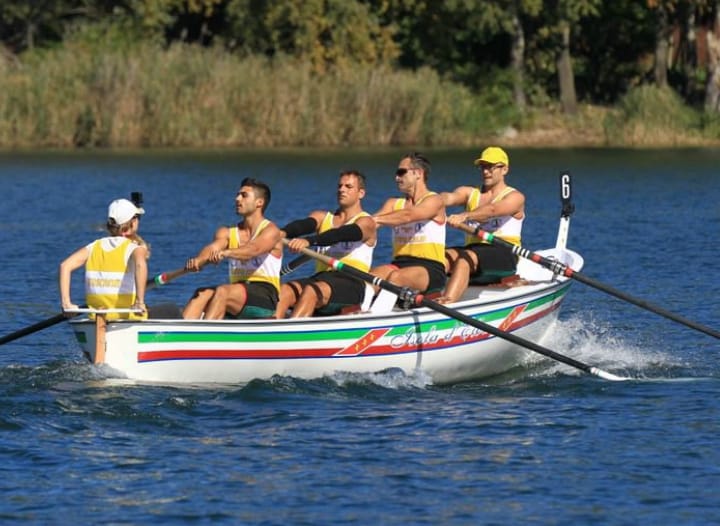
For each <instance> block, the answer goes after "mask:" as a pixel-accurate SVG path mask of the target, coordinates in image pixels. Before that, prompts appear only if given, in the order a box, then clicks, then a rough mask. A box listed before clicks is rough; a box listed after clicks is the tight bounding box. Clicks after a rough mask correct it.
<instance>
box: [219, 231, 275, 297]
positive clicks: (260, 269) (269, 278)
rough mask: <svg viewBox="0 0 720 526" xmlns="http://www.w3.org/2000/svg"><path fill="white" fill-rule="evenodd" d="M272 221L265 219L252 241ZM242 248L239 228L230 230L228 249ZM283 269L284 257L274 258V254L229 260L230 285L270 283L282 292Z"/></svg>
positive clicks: (254, 233)
mask: <svg viewBox="0 0 720 526" xmlns="http://www.w3.org/2000/svg"><path fill="white" fill-rule="evenodd" d="M269 224H270V221H269V220H268V219H264V220H263V221H262V223H260V225H259V226H258V227H257V229H256V230H255V232H253V234H252V237H251V238H250V241H252V240H253V239H255V238H256V237H257V236H258V235H260V232H262V231H263V230H264V229H265V228H266V227H267V226H268V225H269ZM239 246H240V237H239V233H238V227H236V226H235V227H232V228H231V229H230V241H229V243H228V248H238V247H239ZM281 267H282V257H275V256H273V254H272V252H266V253H265V254H260V255H258V256H255V257H254V258H250V259H247V260H244V261H240V260H239V259H232V258H228V270H229V272H230V283H238V282H241V281H251V282H256V283H258V282H262V283H270V284H271V285H272V286H274V287H275V288H276V289H277V290H278V292H280V268H281Z"/></svg>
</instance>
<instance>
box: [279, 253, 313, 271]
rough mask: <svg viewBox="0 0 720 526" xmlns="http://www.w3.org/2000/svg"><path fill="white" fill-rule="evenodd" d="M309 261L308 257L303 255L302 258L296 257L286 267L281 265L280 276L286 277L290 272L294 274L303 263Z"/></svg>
mask: <svg viewBox="0 0 720 526" xmlns="http://www.w3.org/2000/svg"><path fill="white" fill-rule="evenodd" d="M308 261H310V257H309V256H306V255H305V254H303V255H302V256H298V257H296V258H295V259H293V260H292V261H290V263H288V264H287V265H283V267H282V268H281V269H280V275H281V276H286V275H288V274H290V273H291V272H294V271H295V270H296V269H297V268H298V267H299V266H300V265H302V264H303V263H306V262H308Z"/></svg>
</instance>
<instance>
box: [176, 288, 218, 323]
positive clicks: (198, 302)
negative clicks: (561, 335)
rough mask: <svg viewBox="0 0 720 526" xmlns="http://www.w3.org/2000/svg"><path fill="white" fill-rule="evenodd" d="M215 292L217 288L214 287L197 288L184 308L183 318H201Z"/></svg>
mask: <svg viewBox="0 0 720 526" xmlns="http://www.w3.org/2000/svg"><path fill="white" fill-rule="evenodd" d="M214 292H215V289H213V288H205V289H197V290H196V291H195V294H193V297H192V298H190V301H188V302H187V305H185V308H184V309H183V313H182V316H183V318H184V319H186V320H199V319H200V317H201V316H202V313H203V312H204V311H205V307H206V306H207V304H208V302H209V301H210V298H212V296H213V293H214Z"/></svg>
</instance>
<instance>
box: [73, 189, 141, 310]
mask: <svg viewBox="0 0 720 526" xmlns="http://www.w3.org/2000/svg"><path fill="white" fill-rule="evenodd" d="M144 213H145V210H143V209H142V208H140V207H138V206H136V205H135V204H134V203H132V202H131V201H128V200H127V199H116V200H115V201H113V202H112V203H110V206H109V207H108V219H107V225H106V226H107V230H108V233H109V234H110V235H109V236H107V237H103V238H101V239H96V240H95V241H93V242H92V243H90V244H88V245H86V246H84V247H82V248H80V249H78V250H77V251H75V252H74V253H73V254H71V255H70V256H68V257H67V259H65V261H63V262H62V263H61V264H60V273H59V285H60V301H61V303H62V308H63V310H69V309H77V308H78V306H77V305H75V304H74V303H73V302H72V301H71V299H70V276H71V274H72V272H73V271H74V270H76V269H78V268H79V267H81V266H82V265H85V301H86V303H87V305H88V307H90V308H93V309H123V308H128V309H130V308H131V309H136V310H139V311H141V312H142V314H133V313H128V314H125V313H109V314H108V315H107V319H120V318H132V319H138V318H140V319H143V318H147V308H146V307H145V286H146V282H147V275H148V268H147V258H148V257H149V251H148V247H147V245H146V243H145V242H144V241H143V239H142V238H141V237H140V236H139V235H138V233H137V232H138V228H139V226H140V216H141V215H142V214H144Z"/></svg>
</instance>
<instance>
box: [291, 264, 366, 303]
mask: <svg viewBox="0 0 720 526" xmlns="http://www.w3.org/2000/svg"><path fill="white" fill-rule="evenodd" d="M294 281H295V282H296V283H298V284H300V286H301V287H305V286H306V285H308V284H310V283H315V282H318V281H324V282H325V283H327V284H328V285H330V300H329V301H328V303H335V304H337V305H356V304H358V303H362V302H363V300H364V299H365V282H364V281H363V280H361V279H359V278H356V277H354V276H350V275H348V274H345V273H343V272H341V271H335V270H325V271H323V272H318V273H317V274H313V275H312V276H310V277H307V278H303V279H298V280H294Z"/></svg>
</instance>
